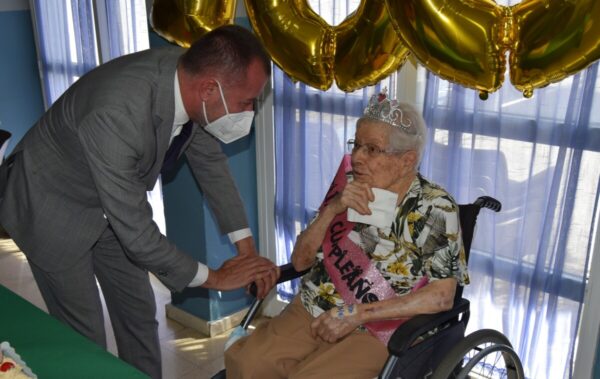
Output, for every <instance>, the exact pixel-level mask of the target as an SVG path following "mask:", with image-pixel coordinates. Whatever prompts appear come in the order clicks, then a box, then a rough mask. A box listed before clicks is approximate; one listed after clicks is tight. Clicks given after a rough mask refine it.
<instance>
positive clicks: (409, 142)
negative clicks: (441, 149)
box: [356, 102, 427, 169]
mask: <svg viewBox="0 0 600 379" xmlns="http://www.w3.org/2000/svg"><path fill="white" fill-rule="evenodd" d="M397 108H399V109H400V110H401V111H402V115H401V117H402V121H403V123H404V124H406V125H410V126H409V127H408V128H400V127H397V126H394V125H392V124H389V123H386V122H384V121H382V120H375V119H373V118H369V117H361V118H359V119H358V121H357V122H356V126H357V128H358V127H360V126H361V124H362V123H363V122H377V123H380V124H382V125H387V126H389V128H390V134H389V148H390V149H392V150H395V151H401V152H404V151H409V150H415V151H416V152H417V156H418V159H417V161H416V163H415V169H416V168H417V167H418V166H419V163H420V162H421V158H422V157H423V149H424V148H425V140H426V137H427V127H426V126H425V120H424V119H423V116H421V112H419V111H417V109H416V108H415V107H414V106H413V105H411V104H409V103H404V102H398V103H397Z"/></svg>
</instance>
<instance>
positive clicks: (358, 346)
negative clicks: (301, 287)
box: [225, 296, 388, 379]
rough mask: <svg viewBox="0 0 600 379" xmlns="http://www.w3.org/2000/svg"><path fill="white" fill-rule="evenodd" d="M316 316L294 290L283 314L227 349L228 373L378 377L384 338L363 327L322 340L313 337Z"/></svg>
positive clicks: (265, 378) (232, 376) (234, 378)
mask: <svg viewBox="0 0 600 379" xmlns="http://www.w3.org/2000/svg"><path fill="white" fill-rule="evenodd" d="M312 320H313V317H312V315H311V314H310V313H308V312H307V311H306V309H305V308H304V306H303V305H302V303H301V302H300V298H299V297H298V296H296V298H295V299H294V301H293V302H292V303H290V305H288V306H287V307H286V309H285V310H284V311H283V312H282V313H281V314H280V315H279V316H277V317H275V318H273V319H272V320H269V321H268V322H265V323H264V324H261V325H260V326H259V327H257V328H256V330H255V331H254V332H253V333H252V334H251V335H250V336H249V337H246V338H243V339H241V340H239V341H237V342H236V343H235V344H233V345H232V346H231V347H230V348H229V349H227V351H226V352H225V368H226V369H227V379H238V378H240V379H241V378H244V379H246V378H247V379H249V378H255V379H258V378H260V379H271V378H273V379H275V378H295V379H300V378H301V379H311V378H315V379H317V378H328V379H329V378H344V379H352V378H356V379H359V378H360V379H365V378H374V377H377V374H378V373H379V371H380V370H381V368H382V367H383V365H384V364H385V361H386V359H387V356H388V352H387V348H386V347H385V345H384V344H383V343H381V342H380V341H379V340H378V339H376V338H375V337H373V336H371V335H370V334H369V333H366V332H359V331H355V332H353V333H351V334H350V335H348V336H347V337H346V338H344V339H342V340H341V341H338V342H336V343H327V342H323V341H322V340H321V339H319V338H316V339H315V338H313V337H312V335H311V331H310V323H311V322H312Z"/></svg>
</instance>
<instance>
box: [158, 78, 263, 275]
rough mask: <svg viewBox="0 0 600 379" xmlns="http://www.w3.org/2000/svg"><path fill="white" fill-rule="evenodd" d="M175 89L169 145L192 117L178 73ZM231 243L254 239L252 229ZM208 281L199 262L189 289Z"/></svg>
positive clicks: (242, 231) (235, 236) (241, 232)
mask: <svg viewBox="0 0 600 379" xmlns="http://www.w3.org/2000/svg"><path fill="white" fill-rule="evenodd" d="M174 88H175V117H174V119H173V131H172V132H171V139H170V140H169V145H170V144H171V142H173V138H175V136H177V135H179V133H181V128H182V127H183V125H184V124H185V123H186V122H188V121H189V120H190V116H188V114H187V112H186V111H185V107H184V106H183V99H182V98H181V90H180V89H179V78H178V77H177V71H175V78H174ZM227 236H228V237H229V241H231V243H232V244H234V243H236V242H237V241H239V240H241V239H244V238H246V237H252V231H251V230H250V228H244V229H240V230H236V231H234V232H231V233H228V234H227ZM206 279H208V267H207V266H206V265H204V264H202V263H200V262H198V272H197V273H196V276H194V279H192V281H191V282H190V284H188V287H198V286H201V285H202V284H204V282H206Z"/></svg>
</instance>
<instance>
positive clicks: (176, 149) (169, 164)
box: [160, 120, 192, 174]
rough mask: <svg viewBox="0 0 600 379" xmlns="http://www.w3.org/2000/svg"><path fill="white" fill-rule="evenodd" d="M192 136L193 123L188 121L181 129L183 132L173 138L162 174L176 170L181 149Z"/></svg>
mask: <svg viewBox="0 0 600 379" xmlns="http://www.w3.org/2000/svg"><path fill="white" fill-rule="evenodd" d="M191 134H192V121H191V120H190V121H188V122H186V123H185V124H183V126H182V127H181V132H179V134H178V135H176V136H175V138H173V141H171V145H170V146H169V149H168V150H167V154H166V155H165V160H164V161H163V165H162V169H161V170H160V172H161V174H165V173H166V172H168V171H171V170H172V169H173V168H175V163H177V157H179V154H180V153H181V149H182V148H183V145H185V143H186V141H187V140H188V139H189V138H190V135H191Z"/></svg>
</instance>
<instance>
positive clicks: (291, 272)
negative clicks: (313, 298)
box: [248, 262, 310, 296]
mask: <svg viewBox="0 0 600 379" xmlns="http://www.w3.org/2000/svg"><path fill="white" fill-rule="evenodd" d="M308 271H310V268H308V269H306V270H304V271H296V269H295V268H294V265H292V263H291V262H290V263H286V264H284V265H281V266H279V272H280V275H279V279H277V284H279V283H283V282H287V281H288V280H292V279H296V278H299V277H301V276H302V275H304V274H306V273H307V272H308ZM248 291H249V292H250V293H251V294H252V296H256V284H255V283H252V284H250V288H249V289H248Z"/></svg>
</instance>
